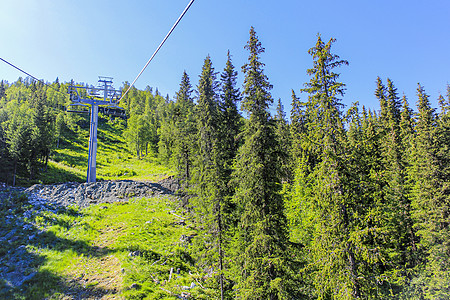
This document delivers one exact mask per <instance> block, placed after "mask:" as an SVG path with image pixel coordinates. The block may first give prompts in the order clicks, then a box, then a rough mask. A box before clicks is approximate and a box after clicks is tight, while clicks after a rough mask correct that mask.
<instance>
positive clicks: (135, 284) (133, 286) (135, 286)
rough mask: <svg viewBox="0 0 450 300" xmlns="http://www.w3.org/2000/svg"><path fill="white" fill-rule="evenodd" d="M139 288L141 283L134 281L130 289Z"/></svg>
mask: <svg viewBox="0 0 450 300" xmlns="http://www.w3.org/2000/svg"><path fill="white" fill-rule="evenodd" d="M138 288H139V284H137V283H133V284H132V285H131V286H130V289H132V290H135V289H138Z"/></svg>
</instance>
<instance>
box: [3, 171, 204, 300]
mask: <svg viewBox="0 0 450 300" xmlns="http://www.w3.org/2000/svg"><path fill="white" fill-rule="evenodd" d="M112 184H113V185H114V183H112ZM83 185H84V186H85V190H86V191H87V190H90V191H91V192H90V193H85V194H84V196H79V197H78V199H82V200H83V201H81V202H78V204H80V203H84V205H82V206H84V208H82V209H81V208H79V206H77V205H76V204H77V202H74V201H72V203H71V202H70V201H66V202H64V203H62V202H61V201H60V199H61V197H59V195H60V194H64V192H65V191H68V190H70V189H74V188H75V190H80V186H75V187H74V184H60V185H53V186H33V187H31V188H29V189H23V188H16V189H14V188H2V189H1V190H0V200H1V210H0V211H1V214H0V222H1V224H5V226H2V228H1V230H0V240H1V242H2V243H1V245H2V246H1V250H0V252H1V258H0V298H1V299H44V298H45V299H122V298H123V297H127V298H128V299H142V298H143V297H145V295H149V294H151V295H153V296H152V297H154V298H153V299H164V298H167V297H168V298H174V297H173V296H175V295H182V294H183V293H184V294H183V295H188V294H189V295H190V294H192V293H195V291H194V287H195V286H197V285H198V284H197V281H198V280H201V279H199V278H196V276H195V275H192V274H191V272H190V271H191V270H193V267H192V265H191V264H190V263H189V262H190V259H189V257H190V256H189V254H188V252H187V248H186V247H187V244H186V241H187V239H188V237H189V236H191V235H192V234H193V231H192V229H191V228H190V226H189V225H188V224H187V223H186V221H185V218H184V217H182V216H180V215H181V212H179V208H180V207H179V205H178V202H179V201H178V198H177V197H176V196H175V195H173V194H172V192H171V191H170V190H168V189H166V188H164V187H163V186H162V185H167V186H173V183H172V182H170V180H169V181H167V180H166V181H163V182H162V183H161V185H159V184H158V185H156V184H136V183H135V182H133V181H125V182H124V181H122V182H116V183H115V186H111V183H109V182H104V183H103V184H83ZM106 190H107V191H106ZM102 191H103V192H102ZM108 191H110V192H108ZM100 192H102V193H103V194H104V195H105V194H106V197H103V201H100V200H99V199H100V197H95V193H100ZM108 193H109V194H108ZM139 193H141V196H142V195H144V194H145V195H146V197H132V198H129V197H130V196H131V194H139ZM85 200H86V201H85ZM87 200H89V201H87ZM93 203H96V204H93Z"/></svg>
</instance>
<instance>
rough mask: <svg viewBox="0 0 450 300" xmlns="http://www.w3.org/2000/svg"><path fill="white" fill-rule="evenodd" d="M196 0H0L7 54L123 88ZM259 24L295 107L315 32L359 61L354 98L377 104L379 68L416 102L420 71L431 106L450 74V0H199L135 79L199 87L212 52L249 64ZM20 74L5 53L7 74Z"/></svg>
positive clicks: (41, 72) (278, 88) (51, 71)
mask: <svg viewBox="0 0 450 300" xmlns="http://www.w3.org/2000/svg"><path fill="white" fill-rule="evenodd" d="M188 2H189V0H146V1H144V0H127V1H125V0H122V1H118V0H77V1H73V0H59V1H56V0H0V30H1V35H0V37H1V42H0V57H1V58H3V59H6V60H8V61H10V62H11V63H13V64H16V65H17V66H19V67H21V68H23V69H24V70H26V71H27V72H29V73H31V74H32V75H34V76H36V77H38V78H42V79H44V80H45V81H50V82H52V81H54V80H55V79H56V77H59V79H60V81H69V80H71V79H74V80H75V81H76V82H86V83H90V84H96V82H97V79H98V77H97V76H98V75H102V76H111V77H113V78H114V82H115V87H117V88H119V87H121V86H122V83H123V82H125V81H128V82H131V81H133V79H134V78H135V77H136V75H137V74H138V73H139V71H140V70H141V69H142V67H143V65H144V64H145V63H146V62H147V60H148V59H149V58H150V56H151V54H152V53H153V51H154V50H155V49H156V47H157V46H158V45H159V43H160V42H161V40H162V39H163V37H164V36H165V35H166V33H167V32H168V30H169V29H170V28H171V26H172V25H173V23H174V22H175V20H176V19H177V18H178V16H179V15H180V13H181V12H182V11H183V9H184V8H185V7H186V5H187V4H188ZM250 26H254V27H255V30H256V32H257V34H258V36H259V38H260V40H261V42H262V44H263V46H264V47H265V49H266V53H265V54H263V55H262V61H263V62H264V63H265V64H266V67H265V72H266V75H267V76H268V77H269V80H270V82H271V83H272V84H273V87H274V88H273V90H272V95H273V97H274V99H275V100H276V99H278V98H281V99H282V101H283V103H284V105H285V109H286V110H289V109H290V102H291V90H292V89H294V90H295V91H296V92H297V93H299V89H300V88H302V87H303V84H304V83H305V82H307V81H308V80H309V77H308V75H307V74H306V69H307V68H309V67H311V65H312V59H311V57H310V56H309V54H308V53H307V51H308V49H309V48H311V47H312V46H314V43H315V41H316V35H317V33H320V34H321V35H322V38H323V39H324V40H328V39H329V38H331V37H334V38H336V39H337V42H336V43H335V44H334V49H333V50H334V53H335V54H338V55H339V56H340V57H341V58H343V59H346V60H348V61H349V63H350V65H349V66H344V67H342V68H340V69H339V70H338V72H339V73H341V80H342V81H343V82H344V83H346V84H347V93H346V95H345V97H344V99H343V102H344V104H346V105H347V106H348V105H350V104H351V103H352V102H354V101H359V102H360V104H364V105H365V106H366V107H369V108H373V109H378V107H379V105H378V103H377V101H376V99H375V96H374V95H373V94H374V90H375V86H376V85H375V80H376V77H377V76H380V77H381V78H382V79H383V81H384V82H386V78H387V77H389V78H391V80H393V82H394V84H395V86H396V87H397V88H398V91H399V94H400V96H401V95H402V94H403V93H404V94H406V96H407V97H408V99H409V102H410V104H411V105H412V106H413V107H414V106H415V103H416V88H417V83H418V82H420V83H421V84H422V85H423V86H424V87H425V90H426V92H427V93H428V94H429V95H430V96H431V100H432V103H433V105H434V106H437V101H436V99H437V97H438V95H439V93H442V94H445V92H446V86H447V83H450V0H427V1H423V0H420V1H419V0H408V1H406V0H403V1H397V0H379V1H373V0H370V1H369V0H367V1H366V0H351V1H350V0H349V1H346V0H342V1H337V0H322V1H300V0H278V1H266V0H196V1H195V2H194V4H193V6H192V7H191V9H190V10H189V12H188V13H187V15H186V16H185V18H184V19H183V20H182V21H181V23H180V24H179V26H178V27H177V29H176V30H175V31H174V33H173V34H172V36H171V37H170V38H169V40H168V41H167V42H166V44H165V45H164V47H163V48H162V49H161V51H160V52H159V54H158V55H157V56H156V57H155V59H154V60H153V62H152V63H151V64H150V65H149V67H148V68H147V70H146V71H145V73H144V74H143V75H142V76H141V77H140V79H139V80H138V81H137V83H136V87H137V88H139V89H144V88H145V87H146V86H147V85H149V86H152V87H154V88H156V87H157V88H158V89H159V91H160V92H161V94H163V95H164V96H165V95H166V94H169V96H170V97H171V98H172V97H173V96H174V94H175V92H176V91H177V90H178V86H179V83H180V80H181V75H182V72H183V70H186V71H187V73H188V74H189V76H190V78H191V82H192V84H193V85H194V86H196V85H197V83H198V75H199V74H200V72H201V68H202V65H203V60H204V59H205V57H206V56H207V55H208V54H209V55H210V56H211V59H212V62H213V66H214V67H215V69H216V71H220V72H221V71H222V70H223V68H224V66H225V62H226V53H227V50H230V51H231V54H232V55H233V63H234V65H235V67H236V69H237V70H238V71H240V69H241V66H242V65H243V64H244V63H245V62H246V60H247V56H248V53H247V51H246V50H244V45H245V43H246V41H247V39H248V31H249V29H250ZM19 76H24V75H23V74H21V73H19V72H18V71H17V70H15V69H13V68H11V67H10V66H8V65H6V64H5V63H3V62H1V61H0V79H6V80H8V81H9V82H13V81H15V80H17V78H18V77H19ZM242 80H243V75H242V73H241V72H239V82H242ZM300 97H301V98H302V99H306V95H304V94H300Z"/></svg>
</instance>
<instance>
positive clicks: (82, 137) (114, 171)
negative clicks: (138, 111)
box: [40, 118, 173, 183]
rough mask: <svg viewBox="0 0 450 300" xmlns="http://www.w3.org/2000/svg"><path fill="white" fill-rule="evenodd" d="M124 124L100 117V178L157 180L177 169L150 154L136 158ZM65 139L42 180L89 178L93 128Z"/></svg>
mask: <svg viewBox="0 0 450 300" xmlns="http://www.w3.org/2000/svg"><path fill="white" fill-rule="evenodd" d="M122 132H123V127H122V125H120V124H113V123H111V122H106V119H102V118H101V119H100V122H99V127H98V146H97V148H98V149H97V179H98V180H119V179H130V180H149V181H157V180H160V179H162V178H165V177H167V176H170V175H173V171H172V170H171V169H170V168H169V167H167V166H165V165H164V164H161V163H160V162H159V161H158V159H156V158H155V157H153V156H152V155H151V154H149V155H148V156H147V157H144V158H142V159H137V158H135V157H134V156H133V155H132V154H131V153H130V152H129V151H128V150H127V145H126V142H125V140H124V138H123V137H122ZM68 135H69V136H70V138H67V137H66V138H65V139H63V140H61V143H60V145H61V146H60V147H59V149H56V150H55V151H54V153H53V155H52V157H51V160H50V162H49V166H48V172H45V173H43V174H41V177H40V181H41V182H42V183H58V182H68V181H78V182H83V181H85V180H86V171H87V159H88V142H89V128H82V129H80V130H78V131H77V132H75V133H71V134H68Z"/></svg>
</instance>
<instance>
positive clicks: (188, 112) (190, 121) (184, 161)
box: [173, 71, 196, 186]
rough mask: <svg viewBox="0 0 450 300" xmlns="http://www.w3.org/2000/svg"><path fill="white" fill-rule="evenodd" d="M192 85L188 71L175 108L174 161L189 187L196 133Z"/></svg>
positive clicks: (184, 75)
mask: <svg viewBox="0 0 450 300" xmlns="http://www.w3.org/2000/svg"><path fill="white" fill-rule="evenodd" d="M194 107H195V104H194V100H193V98H192V85H191V82H190V80H189V76H188V74H187V73H186V71H184V72H183V76H182V78H181V83H180V89H179V91H178V92H177V94H176V102H175V108H174V112H173V114H174V116H173V117H174V119H175V122H174V143H173V146H174V151H173V152H174V153H173V159H174V163H175V166H176V169H177V172H178V175H179V177H180V179H181V180H182V182H183V184H184V185H185V186H187V185H189V181H190V179H191V171H192V170H191V169H192V160H193V158H192V149H193V142H194V140H195V139H194V136H195V133H196V121H195V115H194Z"/></svg>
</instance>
